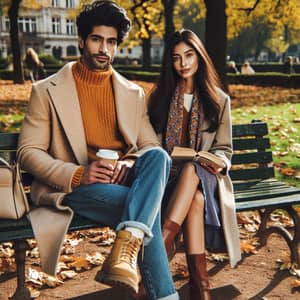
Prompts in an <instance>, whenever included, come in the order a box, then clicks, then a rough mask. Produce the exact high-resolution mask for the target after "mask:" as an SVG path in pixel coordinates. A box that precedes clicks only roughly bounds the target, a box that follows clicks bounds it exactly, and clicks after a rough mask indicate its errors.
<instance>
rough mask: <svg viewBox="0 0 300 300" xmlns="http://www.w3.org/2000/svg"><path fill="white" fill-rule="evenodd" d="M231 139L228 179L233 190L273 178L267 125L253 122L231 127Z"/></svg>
mask: <svg viewBox="0 0 300 300" xmlns="http://www.w3.org/2000/svg"><path fill="white" fill-rule="evenodd" d="M232 138H233V149H234V154H233V157H232V168H231V170H230V177H231V179H232V181H233V185H234V188H235V190H240V189H244V188H245V187H246V186H249V184H251V183H255V182H258V181H261V180H263V179H269V178H273V177H274V176H275V174H274V166H273V157H272V152H271V150H270V139H269V137H268V126H267V123H263V122H259V121H256V122H255V121H253V122H252V123H251V124H244V125H233V126H232Z"/></svg>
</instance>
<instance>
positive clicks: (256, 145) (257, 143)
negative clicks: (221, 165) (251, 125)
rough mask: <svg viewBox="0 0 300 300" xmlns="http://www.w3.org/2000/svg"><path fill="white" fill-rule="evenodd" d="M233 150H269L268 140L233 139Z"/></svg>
mask: <svg viewBox="0 0 300 300" xmlns="http://www.w3.org/2000/svg"><path fill="white" fill-rule="evenodd" d="M232 143H233V149H234V150H254V149H269V148H270V139H269V138H260V137H259V138H244V139H233V140H232Z"/></svg>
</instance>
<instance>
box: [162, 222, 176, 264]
mask: <svg viewBox="0 0 300 300" xmlns="http://www.w3.org/2000/svg"><path fill="white" fill-rule="evenodd" d="M179 230H180V226H179V225H178V224H177V223H175V222H173V221H172V220H170V219H168V218H166V219H165V220H164V225H163V228H162V236H163V239H164V243H165V248H166V251H167V255H168V258H169V260H171V259H172V258H173V257H174V255H175V253H176V245H175V241H174V239H175V237H176V235H177V234H178V232H179Z"/></svg>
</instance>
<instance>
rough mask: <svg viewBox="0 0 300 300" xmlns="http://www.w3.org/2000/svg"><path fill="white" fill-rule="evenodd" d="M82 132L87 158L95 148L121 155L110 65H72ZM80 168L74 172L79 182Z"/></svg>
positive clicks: (76, 181) (121, 142)
mask: <svg viewBox="0 0 300 300" xmlns="http://www.w3.org/2000/svg"><path fill="white" fill-rule="evenodd" d="M72 72H73V76H74V79H75V83H76V88H77V94H78V99H79V103H80V108H81V116H82V121H83V126H84V131H85V137H86V143H87V150H88V159H89V161H93V160H97V156H96V152H97V151H98V149H100V148H103V149H112V150H116V151H118V152H119V154H121V155H122V153H123V152H124V150H125V148H126V145H125V142H124V140H123V138H122V136H121V134H120V132H119V129H118V124H117V115H116V108H115V101H114V94H113V87H112V68H111V67H110V68H109V69H108V70H107V71H91V70H90V69H88V68H87V67H86V66H85V65H84V64H83V63H82V62H80V61H78V62H77V63H75V64H74V65H73V67H72ZM82 173H83V168H81V169H79V170H78V172H76V173H75V174H74V177H73V181H72V184H73V186H76V185H79V183H80V179H81V176H82Z"/></svg>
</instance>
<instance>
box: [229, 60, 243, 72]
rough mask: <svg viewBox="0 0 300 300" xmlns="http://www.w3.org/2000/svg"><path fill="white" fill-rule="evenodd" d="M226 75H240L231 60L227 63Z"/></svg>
mask: <svg viewBox="0 0 300 300" xmlns="http://www.w3.org/2000/svg"><path fill="white" fill-rule="evenodd" d="M227 73H233V74H240V72H239V70H238V68H237V67H236V64H235V61H233V60H231V61H229V62H228V64H227Z"/></svg>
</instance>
